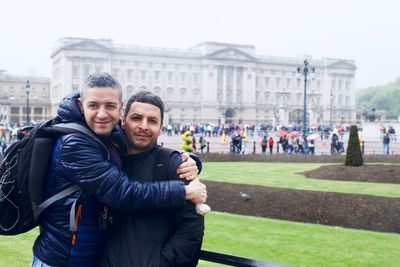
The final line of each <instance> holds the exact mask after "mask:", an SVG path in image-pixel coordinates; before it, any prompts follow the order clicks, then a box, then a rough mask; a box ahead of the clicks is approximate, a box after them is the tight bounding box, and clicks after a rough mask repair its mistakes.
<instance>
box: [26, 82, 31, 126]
mask: <svg viewBox="0 0 400 267" xmlns="http://www.w3.org/2000/svg"><path fill="white" fill-rule="evenodd" d="M30 91H31V85H30V84H29V80H27V81H26V84H25V93H26V124H27V125H28V126H29V125H30V118H29V92H30Z"/></svg>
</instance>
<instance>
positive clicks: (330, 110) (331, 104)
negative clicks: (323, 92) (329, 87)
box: [329, 91, 333, 127]
mask: <svg viewBox="0 0 400 267" xmlns="http://www.w3.org/2000/svg"><path fill="white" fill-rule="evenodd" d="M329 97H330V98H329V100H330V109H329V127H332V106H333V93H332V91H331V94H330V96H329Z"/></svg>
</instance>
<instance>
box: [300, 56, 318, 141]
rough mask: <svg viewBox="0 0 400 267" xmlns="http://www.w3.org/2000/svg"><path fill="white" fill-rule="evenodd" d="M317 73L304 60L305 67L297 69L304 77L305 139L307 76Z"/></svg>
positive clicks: (304, 132) (304, 127) (304, 128)
mask: <svg viewBox="0 0 400 267" xmlns="http://www.w3.org/2000/svg"><path fill="white" fill-rule="evenodd" d="M310 71H311V73H315V68H309V67H308V61H307V60H304V67H303V68H300V67H298V68H297V73H298V74H302V75H304V106H303V137H304V138H305V137H306V134H307V76H308V74H309V73H310Z"/></svg>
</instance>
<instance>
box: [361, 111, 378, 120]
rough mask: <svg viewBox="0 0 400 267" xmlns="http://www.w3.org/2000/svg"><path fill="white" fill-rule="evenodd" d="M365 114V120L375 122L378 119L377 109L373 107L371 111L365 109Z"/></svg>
mask: <svg viewBox="0 0 400 267" xmlns="http://www.w3.org/2000/svg"><path fill="white" fill-rule="evenodd" d="M363 116H364V119H365V120H367V121H369V122H374V121H375V120H376V109H375V108H372V109H371V111H364V112H363Z"/></svg>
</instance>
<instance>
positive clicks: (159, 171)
mask: <svg viewBox="0 0 400 267" xmlns="http://www.w3.org/2000/svg"><path fill="white" fill-rule="evenodd" d="M174 152H177V150H174V149H170V148H164V147H159V148H158V153H157V157H156V162H155V164H154V173H153V175H154V177H153V178H154V179H155V180H160V179H163V178H165V173H167V172H168V169H167V168H168V161H169V159H170V157H171V154H172V153H174Z"/></svg>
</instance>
